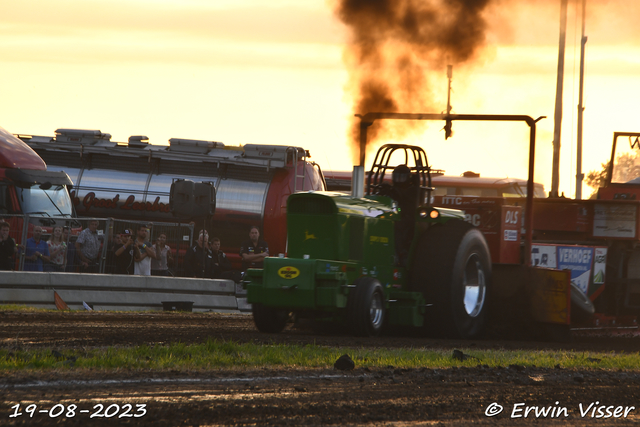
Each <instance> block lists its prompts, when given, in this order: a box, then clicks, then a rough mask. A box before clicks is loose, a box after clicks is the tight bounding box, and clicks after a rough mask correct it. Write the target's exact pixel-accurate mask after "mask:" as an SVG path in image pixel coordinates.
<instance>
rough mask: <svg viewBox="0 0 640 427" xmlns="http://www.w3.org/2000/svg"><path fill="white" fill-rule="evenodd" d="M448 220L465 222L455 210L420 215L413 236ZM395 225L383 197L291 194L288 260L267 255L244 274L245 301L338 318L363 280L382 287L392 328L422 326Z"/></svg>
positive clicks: (420, 301)
mask: <svg viewBox="0 0 640 427" xmlns="http://www.w3.org/2000/svg"><path fill="white" fill-rule="evenodd" d="M432 211H437V215H434V216H435V218H432V217H431V216H430V215H429V213H430V212H432ZM454 218H455V219H464V215H463V213H462V212H461V211H457V210H453V209H441V208H432V207H429V210H428V211H420V210H419V211H418V218H417V219H416V232H419V231H424V230H425V229H427V228H428V227H429V226H430V225H431V224H434V223H439V222H447V221H448V220H450V219H454ZM397 221H400V214H399V213H398V211H397V209H396V208H395V205H394V204H393V201H392V199H391V198H389V197H385V196H368V197H366V198H353V197H350V196H345V195H344V194H342V193H332V192H309V193H296V194H293V195H291V196H290V197H289V199H288V202H287V231H288V257H287V258H277V257H268V258H266V259H265V260H264V268H263V269H249V270H248V271H247V274H246V288H247V301H248V302H249V303H251V304H261V305H263V306H266V307H273V308H278V309H285V310H287V311H292V312H296V313H299V314H300V315H301V316H304V315H310V316H312V317H313V316H325V317H327V316H328V317H331V316H333V317H334V318H339V317H340V316H342V315H343V312H344V311H345V310H344V309H345V308H346V307H347V301H348V296H349V292H350V291H351V290H352V289H353V288H354V287H355V286H354V282H356V280H357V279H359V278H361V277H364V276H368V277H372V278H375V279H377V280H378V281H379V282H380V284H381V285H382V287H383V289H384V297H385V302H384V303H385V308H386V310H387V313H388V322H389V323H390V324H391V325H410V326H422V323H423V314H424V310H425V302H424V297H423V295H422V293H420V292H410V291H408V290H407V286H406V283H407V272H408V271H410V267H411V266H409V265H408V266H405V267H399V266H397V265H396V251H395V239H394V230H395V224H396V222H397ZM414 240H415V239H414ZM409 259H411V257H410V258H409Z"/></svg>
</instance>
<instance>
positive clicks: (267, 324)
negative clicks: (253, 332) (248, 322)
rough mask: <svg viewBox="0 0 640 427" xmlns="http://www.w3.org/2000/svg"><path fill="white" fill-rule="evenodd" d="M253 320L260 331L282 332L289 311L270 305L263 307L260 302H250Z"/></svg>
mask: <svg viewBox="0 0 640 427" xmlns="http://www.w3.org/2000/svg"><path fill="white" fill-rule="evenodd" d="M251 310H252V311H253V322H254V323H255V324H256V328H258V330H259V331H260V332H264V333H267V334H277V333H280V332H282V330H283V329H284V327H285V325H286V324H287V320H289V313H287V312H286V311H284V310H277V309H275V308H271V307H265V306H264V305H262V304H252V308H251Z"/></svg>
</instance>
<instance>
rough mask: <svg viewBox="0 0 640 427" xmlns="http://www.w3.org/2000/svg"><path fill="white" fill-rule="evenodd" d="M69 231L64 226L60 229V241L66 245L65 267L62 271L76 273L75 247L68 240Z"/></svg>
mask: <svg viewBox="0 0 640 427" xmlns="http://www.w3.org/2000/svg"><path fill="white" fill-rule="evenodd" d="M70 234H71V230H70V229H69V227H67V226H65V227H64V228H63V229H62V239H63V240H64V241H65V243H66V244H67V266H66V267H65V269H64V271H65V272H67V273H76V272H77V268H78V263H77V262H76V245H75V244H72V243H71V241H70V240H69V239H70V236H69V235H70Z"/></svg>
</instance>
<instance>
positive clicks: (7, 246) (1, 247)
mask: <svg viewBox="0 0 640 427" xmlns="http://www.w3.org/2000/svg"><path fill="white" fill-rule="evenodd" d="M9 230H10V227H9V223H7V222H4V221H3V222H0V270H3V271H11V270H13V268H14V265H15V260H14V258H13V257H14V255H15V253H16V252H17V251H18V248H17V247H16V242H15V241H14V240H13V239H12V238H11V237H10V236H9Z"/></svg>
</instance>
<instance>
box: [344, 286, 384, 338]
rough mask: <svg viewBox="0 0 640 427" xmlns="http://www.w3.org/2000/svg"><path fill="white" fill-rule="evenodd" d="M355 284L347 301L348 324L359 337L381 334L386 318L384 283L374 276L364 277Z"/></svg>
mask: <svg viewBox="0 0 640 427" xmlns="http://www.w3.org/2000/svg"><path fill="white" fill-rule="evenodd" d="M355 285H356V287H355V288H354V289H353V290H352V291H351V292H350V293H349V299H348V301H347V319H348V322H349V324H348V326H349V328H350V330H351V332H352V333H353V334H354V335H356V336H359V337H370V336H376V335H379V334H380V331H381V330H382V325H383V324H384V318H385V307H384V291H383V289H382V285H381V284H380V282H379V281H378V280H377V279H374V278H373V277H362V278H360V279H358V280H356V283H355Z"/></svg>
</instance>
